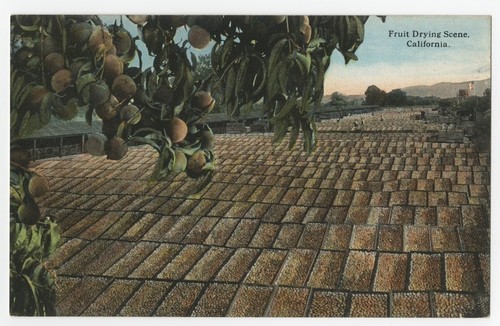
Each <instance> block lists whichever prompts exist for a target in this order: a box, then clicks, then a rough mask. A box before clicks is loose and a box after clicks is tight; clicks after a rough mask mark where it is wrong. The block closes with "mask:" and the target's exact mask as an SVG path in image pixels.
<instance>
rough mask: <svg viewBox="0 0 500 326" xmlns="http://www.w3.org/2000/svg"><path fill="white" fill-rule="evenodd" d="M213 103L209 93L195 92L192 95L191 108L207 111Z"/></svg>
mask: <svg viewBox="0 0 500 326" xmlns="http://www.w3.org/2000/svg"><path fill="white" fill-rule="evenodd" d="M213 101H214V99H213V98H212V96H211V95H210V93H209V92H206V91H197V92H195V93H194V95H193V106H194V107H195V108H197V109H200V110H206V109H208V108H209V107H210V106H211V105H212V102H213Z"/></svg>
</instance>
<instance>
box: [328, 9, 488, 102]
mask: <svg viewBox="0 0 500 326" xmlns="http://www.w3.org/2000/svg"><path fill="white" fill-rule="evenodd" d="M390 30H393V31H399V32H404V31H408V32H409V34H410V37H399V38H395V37H389V31H390ZM413 31H418V32H424V33H426V32H429V31H430V32H441V38H439V39H438V38H431V39H427V40H428V41H432V42H435V41H438V42H440V41H442V42H446V43H447V44H448V45H449V47H446V48H415V47H413V48H412V47H408V46H407V45H406V43H407V42H408V40H421V41H422V40H424V39H423V38H418V37H416V38H414V37H412V36H413ZM444 31H449V32H461V33H468V35H469V38H444V34H443V33H444ZM490 39H491V27H490V17H488V16H388V17H387V20H386V22H385V23H382V21H381V20H380V19H378V18H377V17H375V16H372V17H370V18H369V19H368V21H367V23H366V25H365V41H364V42H363V44H361V46H360V47H359V49H358V51H357V52H356V55H357V56H358V58H359V60H358V61H351V62H350V63H349V64H348V65H345V64H344V61H343V58H342V57H341V55H340V54H339V53H335V54H334V55H333V56H332V64H331V65H330V69H329V70H328V72H327V77H326V80H325V93H326V94H330V93H332V92H333V91H340V92H342V93H344V94H346V95H349V94H363V93H364V91H365V90H366V88H367V87H368V86H370V85H372V84H375V85H377V86H378V87H379V88H381V89H384V90H385V91H387V92H389V91H391V90H392V89H395V88H401V87H406V86H412V85H432V84H434V83H438V82H462V81H468V80H478V79H485V78H489V77H490V76H491V74H490V64H491V54H490V53H491V51H490V47H491V45H490Z"/></svg>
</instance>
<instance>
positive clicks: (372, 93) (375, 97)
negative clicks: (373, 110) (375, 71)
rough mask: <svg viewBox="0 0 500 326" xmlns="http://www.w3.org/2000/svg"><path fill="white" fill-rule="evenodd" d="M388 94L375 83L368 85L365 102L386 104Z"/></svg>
mask: <svg viewBox="0 0 500 326" xmlns="http://www.w3.org/2000/svg"><path fill="white" fill-rule="evenodd" d="M386 97H387V94H386V92H385V91H383V90H381V89H380V88H378V87H377V86H375V85H371V86H368V88H367V89H366V91H365V104H366V105H380V106H384V105H385V102H386Z"/></svg>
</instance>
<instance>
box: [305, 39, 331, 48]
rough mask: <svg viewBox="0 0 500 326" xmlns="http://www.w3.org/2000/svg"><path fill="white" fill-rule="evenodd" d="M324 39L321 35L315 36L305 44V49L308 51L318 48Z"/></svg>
mask: <svg viewBox="0 0 500 326" xmlns="http://www.w3.org/2000/svg"><path fill="white" fill-rule="evenodd" d="M325 42H326V41H325V40H324V39H322V38H321V37H316V38H314V39H312V40H311V41H310V42H309V44H308V45H307V49H308V51H309V50H313V49H316V48H318V47H319V46H320V45H321V44H323V43H325Z"/></svg>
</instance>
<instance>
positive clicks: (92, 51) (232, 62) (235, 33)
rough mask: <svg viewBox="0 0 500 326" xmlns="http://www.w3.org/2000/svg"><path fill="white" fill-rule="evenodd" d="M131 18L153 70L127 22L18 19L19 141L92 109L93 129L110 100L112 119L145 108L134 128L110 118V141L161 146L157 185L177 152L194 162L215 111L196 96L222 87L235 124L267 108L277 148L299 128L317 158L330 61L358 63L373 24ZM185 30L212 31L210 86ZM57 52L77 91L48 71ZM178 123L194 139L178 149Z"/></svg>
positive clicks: (330, 19) (327, 19) (354, 19)
mask: <svg viewBox="0 0 500 326" xmlns="http://www.w3.org/2000/svg"><path fill="white" fill-rule="evenodd" d="M129 19H130V20H132V21H133V22H134V23H137V26H138V29H139V31H140V40H141V41H143V42H144V43H145V44H146V46H147V49H148V52H149V54H150V55H152V56H154V63H153V67H151V68H149V67H147V68H143V67H142V61H141V53H140V51H139V50H138V49H137V46H136V42H137V41H138V38H132V37H131V34H130V33H129V32H128V31H127V30H126V29H125V28H124V27H123V24H121V23H115V24H113V25H110V26H105V25H104V24H103V23H102V22H101V21H100V19H99V18H98V17H96V16H13V18H12V22H11V26H12V38H11V42H12V48H13V49H14V52H13V53H12V57H13V60H12V64H11V71H12V80H11V85H13V88H12V93H11V98H12V99H13V101H12V105H11V117H12V118H11V136H12V138H13V139H15V138H16V137H18V136H23V135H27V134H29V133H31V132H32V131H33V130H36V129H38V128H41V127H43V125H45V124H46V123H47V122H48V121H49V120H50V118H51V116H52V115H57V116H59V117H61V118H63V119H71V118H72V117H73V116H74V115H75V114H76V113H77V112H78V111H81V110H85V111H86V112H87V115H86V116H87V119H88V122H89V123H91V120H92V116H93V114H92V113H93V112H94V111H98V109H99V107H100V106H102V105H103V104H102V102H106V103H108V102H110V97H109V96H107V95H108V93H110V95H111V96H115V97H117V98H118V100H119V101H118V103H116V101H115V102H114V103H113V105H111V106H110V109H108V111H109V110H111V111H113V110H114V111H118V110H119V109H120V108H121V107H123V106H124V105H126V104H133V105H135V106H137V107H138V108H139V110H140V114H141V119H140V121H139V123H137V124H136V125H132V124H131V123H130V121H129V120H127V121H125V120H123V119H119V117H118V115H115V116H114V117H113V118H111V117H106V118H107V119H103V120H104V126H103V132H104V133H105V134H106V136H107V137H108V139H110V138H112V137H115V136H116V137H119V138H123V139H124V140H126V141H127V143H128V144H137V143H143V144H150V145H152V146H153V147H154V148H155V149H156V150H158V152H159V162H160V163H159V164H158V167H160V166H161V168H159V169H160V170H163V171H162V173H159V174H156V176H158V175H161V176H163V177H164V176H166V175H168V171H170V170H169V169H170V168H171V167H172V166H173V165H174V164H173V163H174V161H175V155H173V154H172V153H173V152H175V149H180V150H182V151H184V153H185V154H187V155H190V154H189V153H190V152H191V151H192V149H193V148H195V147H196V146H197V145H196V144H197V143H199V142H200V134H199V132H198V131H199V130H201V129H203V128H204V126H201V125H197V121H198V120H199V119H200V118H201V116H202V115H203V114H205V113H207V112H206V111H204V110H203V109H200V108H196V107H195V106H194V105H193V96H194V94H195V93H196V92H197V91H210V90H214V91H215V89H217V88H219V89H220V91H221V92H222V93H223V97H222V100H221V103H219V104H223V105H226V106H227V107H228V108H229V110H228V111H229V113H230V114H231V115H234V116H237V115H238V114H239V112H241V111H244V110H246V109H248V108H251V107H253V105H254V104H255V103H257V102H258V101H263V108H264V111H265V114H266V115H267V116H268V117H269V119H271V122H272V123H273V124H274V130H275V138H274V140H275V141H280V140H281V139H283V137H284V136H285V135H286V133H287V131H288V129H289V128H291V142H290V143H291V146H293V145H294V143H295V140H296V139H297V137H298V135H299V133H300V131H302V133H303V135H304V139H305V142H304V144H305V148H306V150H307V151H312V150H313V149H314V145H315V139H316V137H315V129H316V127H315V125H314V120H313V119H312V113H313V112H314V110H315V109H317V108H318V107H319V105H320V103H321V98H322V96H323V81H324V76H325V71H326V69H327V68H328V66H329V63H330V55H331V54H332V51H333V50H338V51H339V52H340V53H342V55H343V56H344V58H345V62H346V63H347V62H349V61H350V60H357V57H356V55H355V51H356V49H357V48H358V47H359V45H360V44H361V43H362V41H363V38H364V23H365V22H366V20H367V19H368V17H367V16H311V17H308V16H129ZM185 25H187V26H188V27H189V28H190V32H191V30H193V31H194V30H197V31H198V30H202V31H204V32H206V33H208V34H209V35H210V39H211V40H213V41H215V46H214V47H213V51H212V54H211V65H212V67H211V68H212V70H213V75H212V76H209V77H206V78H205V76H207V75H206V73H207V67H206V64H205V61H206V60H205V59H206V57H205V58H202V60H201V63H202V65H201V66H200V69H198V70H197V65H198V64H199V61H200V60H199V58H196V56H194V55H193V54H192V53H191V52H190V51H189V49H190V48H191V47H192V46H195V44H194V43H193V42H194V41H195V37H193V38H191V39H189V41H185V42H183V43H182V44H176V43H175V42H174V36H175V34H176V32H177V29H178V27H180V26H185ZM195 26H196V28H195ZM88 34H90V36H89V35H88ZM95 34H97V35H95ZM197 42H199V41H197ZM195 43H196V42H195ZM196 46H199V45H197V44H196ZM51 53H58V54H60V55H62V57H63V58H64V62H63V64H62V66H61V67H60V68H61V69H67V70H69V72H70V74H69V80H67V83H66V80H65V79H64V78H62V85H63V87H62V88H61V87H59V85H60V83H59V84H58V83H57V81H60V80H59V79H57V78H56V82H54V72H56V71H57V69H53V67H52V69H49V67H48V66H49V63H48V62H47V60H46V58H47V56H48V55H49V54H51ZM110 54H116V55H117V56H118V57H119V59H120V61H121V62H122V63H123V70H120V69H118V68H117V69H118V70H120V71H119V72H121V73H123V74H125V75H127V76H129V77H132V78H133V80H134V83H135V87H136V88H137V91H136V92H135V93H133V94H126V95H127V96H122V98H119V96H118V94H117V93H116V92H115V90H114V89H113V87H112V86H113V79H114V78H115V77H116V76H115V75H113V74H112V69H109V68H108V67H107V61H106V60H107V59H109V58H108V57H109V56H110ZM136 56H138V57H139V61H140V64H139V67H132V66H131V61H132V59H133V58H134V57H136ZM61 69H59V70H61ZM52 70H54V71H52ZM110 71H111V73H110ZM197 77H198V78H200V80H197V79H198V78H197ZM34 88H36V90H35V89H34ZM99 88H103V89H105V91H103V92H104V93H105V95H103V96H102V99H101V97H98V96H97V97H98V98H97V99H96V95H95V94H94V91H95V90H98V89H99ZM108 89H109V90H110V92H107V90H108ZM34 93H37V94H42V95H43V96H41V100H40V98H36V99H38V100H39V101H38V102H36V105H34V106H33V105H31V104H33V103H32V102H33V101H31V100H32V97H33V94H34ZM98 113H99V112H98ZM98 115H99V114H98ZM101 115H102V114H101ZM109 116H111V114H110V115H109ZM173 117H179V118H181V119H183V120H184V121H185V122H186V123H187V124H188V126H189V130H190V134H189V136H188V137H186V140H185V141H183V142H180V143H177V144H174V143H172V142H171V141H169V139H168V137H165V132H164V129H165V122H166V121H168V120H171V119H172V118H173ZM191 127H192V128H191ZM167 147H168V149H166V148H167ZM185 149H187V150H185ZM198 149H199V148H198ZM205 154H206V158H207V166H206V169H205V170H206V174H210V172H211V171H212V170H213V161H211V159H212V158H213V157H214V153H213V152H212V151H210V150H205Z"/></svg>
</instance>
